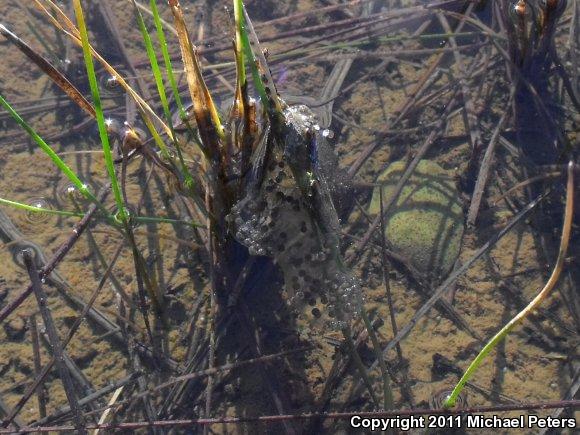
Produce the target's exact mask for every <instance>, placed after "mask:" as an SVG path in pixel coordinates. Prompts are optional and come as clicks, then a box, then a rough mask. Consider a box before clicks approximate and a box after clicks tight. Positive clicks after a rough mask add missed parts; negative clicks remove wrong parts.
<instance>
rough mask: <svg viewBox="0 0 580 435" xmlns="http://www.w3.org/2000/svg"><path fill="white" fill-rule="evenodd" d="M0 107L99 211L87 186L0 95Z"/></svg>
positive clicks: (98, 203) (99, 204) (96, 202)
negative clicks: (0, 106)
mask: <svg viewBox="0 0 580 435" xmlns="http://www.w3.org/2000/svg"><path fill="white" fill-rule="evenodd" d="M0 105H2V107H4V109H6V111H7V112H8V113H9V114H10V116H12V118H13V119H14V120H15V121H16V123H17V124H18V125H20V127H22V128H23V129H24V130H25V131H26V132H27V133H28V134H29V135H30V137H32V139H33V140H34V141H35V142H36V143H37V144H38V146H39V147H40V148H41V149H42V150H43V151H44V152H45V154H46V155H47V156H48V157H50V159H51V160H52V162H53V163H54V164H55V165H56V166H57V167H58V169H60V170H61V172H62V173H63V174H64V175H65V176H66V177H67V178H68V179H69V180H70V181H71V182H72V183H73V184H74V185H75V187H76V188H77V189H78V190H79V192H81V194H82V195H83V196H85V198H87V199H89V200H91V201H92V202H94V203H95V204H97V205H98V206H99V207H100V208H101V209H102V205H101V203H100V202H99V201H98V200H97V198H96V197H95V196H94V195H93V194H92V193H91V192H90V191H89V189H88V187H87V185H86V184H85V183H83V182H82V181H81V180H80V179H79V177H78V176H77V175H76V174H75V173H74V171H73V170H72V169H71V168H69V167H68V165H67V164H66V163H65V162H64V161H63V160H62V159H61V158H60V157H59V156H58V155H57V154H56V153H55V152H54V150H53V149H52V148H51V147H50V145H48V144H47V143H46V142H45V141H44V139H42V138H41V137H40V136H39V135H38V133H36V131H34V129H33V128H32V127H31V126H30V125H28V123H27V122H26V121H25V120H24V119H22V117H21V116H20V115H19V114H18V113H17V112H16V111H15V110H14V109H13V108H12V106H11V105H10V104H9V103H8V102H7V101H6V100H5V99H4V97H3V96H2V95H0Z"/></svg>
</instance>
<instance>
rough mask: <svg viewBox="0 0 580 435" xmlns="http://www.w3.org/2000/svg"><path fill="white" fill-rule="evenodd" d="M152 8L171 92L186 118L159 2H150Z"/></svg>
mask: <svg viewBox="0 0 580 435" xmlns="http://www.w3.org/2000/svg"><path fill="white" fill-rule="evenodd" d="M149 4H150V6H151V12H152V13H153V21H154V22H155V29H156V31H157V39H158V40H159V46H160V47H161V54H162V55H163V63H164V64H165V71H166V73H167V78H168V80H169V84H170V85H171V90H172V91H173V96H174V97H175V102H176V103H177V107H178V108H179V114H180V116H181V117H185V108H184V107H183V102H182V101H181V96H180V95H179V89H178V88H177V80H175V75H174V74H173V66H172V64H171V57H170V56H169V51H168V50H167V40H166V39H165V32H164V31H163V23H162V22H161V18H160V16H159V9H157V2H156V1H155V0H149Z"/></svg>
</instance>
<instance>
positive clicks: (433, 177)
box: [369, 160, 464, 280]
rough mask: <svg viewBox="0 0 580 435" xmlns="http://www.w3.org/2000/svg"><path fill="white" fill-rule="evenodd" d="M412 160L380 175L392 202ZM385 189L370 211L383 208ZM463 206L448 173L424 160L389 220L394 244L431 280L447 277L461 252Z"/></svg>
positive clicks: (376, 191)
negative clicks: (381, 200)
mask: <svg viewBox="0 0 580 435" xmlns="http://www.w3.org/2000/svg"><path fill="white" fill-rule="evenodd" d="M406 165H407V163H406V162H403V161H398V162H394V163H392V164H391V165H389V167H388V168H387V169H386V170H385V171H384V172H383V173H382V174H381V175H380V176H379V177H378V178H377V183H381V184H382V189H383V204H387V203H388V202H389V199H390V198H391V197H392V195H393V194H394V191H395V186H396V184H397V182H398V181H399V179H400V178H401V176H402V175H403V172H404V171H405V167H406ZM379 189H380V188H379V187H375V189H374V191H373V196H372V199H371V203H370V206H369V213H370V214H373V215H377V214H379V212H380V196H379V195H380V190H379ZM463 222H464V215H463V208H462V207H461V202H460V200H459V193H458V191H457V189H456V187H455V183H454V181H453V179H452V177H451V176H450V174H449V172H448V171H446V170H445V169H443V168H442V167H441V166H439V165H438V164H437V163H435V162H432V161H429V160H421V161H420V162H419V164H418V165H417V168H415V171H414V172H413V174H412V175H411V177H410V178H409V180H408V181H407V183H406V184H405V187H404V188H403V190H402V192H401V195H400V196H399V198H398V200H397V202H396V204H394V205H393V206H392V207H391V210H390V211H389V212H388V213H387V216H386V220H385V237H386V240H387V242H388V243H389V245H390V246H391V248H392V249H393V250H394V251H395V252H396V253H398V254H400V255H402V256H403V257H404V258H406V259H407V260H408V261H409V263H410V264H411V265H413V266H414V267H415V268H416V269H417V270H419V271H420V272H422V273H423V274H425V275H427V276H429V277H430V278H432V279H435V280H438V279H441V278H443V277H445V276H446V275H447V274H448V273H449V272H450V271H451V268H452V267H453V264H454V263H455V260H456V259H457V257H458V256H459V250H460V248H461V239H462V237H463V228H464V227H463Z"/></svg>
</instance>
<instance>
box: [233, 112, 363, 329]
mask: <svg viewBox="0 0 580 435" xmlns="http://www.w3.org/2000/svg"><path fill="white" fill-rule="evenodd" d="M285 115H286V128H287V130H288V131H287V133H288V134H286V135H285V136H284V139H285V141H286V143H284V149H283V150H282V149H279V148H276V147H273V148H272V150H271V153H270V156H269V160H268V161H267V162H265V168H266V169H265V174H264V178H263V181H262V183H260V184H259V185H258V186H256V187H255V188H254V189H248V193H247V194H246V196H245V197H244V198H243V199H242V200H240V201H239V202H238V203H236V204H235V205H234V207H233V208H232V213H231V215H230V216H229V221H230V223H233V227H234V228H233V232H234V235H235V237H236V239H237V240H238V241H239V242H240V243H242V244H243V245H244V246H246V247H247V248H248V251H249V253H250V254H251V255H264V256H268V257H271V258H272V260H273V262H274V263H275V264H277V265H278V267H279V268H280V270H281V272H282V275H283V279H284V288H283V292H284V294H283V296H284V297H285V299H286V300H287V302H288V304H289V305H290V307H291V308H292V310H293V311H294V313H295V314H296V315H297V316H299V317H300V318H306V319H308V320H309V321H310V324H311V325H312V326H315V325H317V324H319V323H320V322H325V323H326V324H327V325H329V326H331V327H333V328H337V329H341V328H344V327H345V326H346V325H347V324H348V323H349V322H350V321H351V320H352V318H353V317H356V316H357V315H358V311H359V308H360V306H361V304H362V294H361V288H360V285H359V283H358V280H356V279H355V278H354V277H353V276H351V274H350V272H348V271H345V270H343V267H342V266H341V261H340V259H339V258H338V256H339V255H340V254H339V251H338V243H337V240H338V237H339V234H338V228H337V225H336V224H334V223H331V224H329V223H328V222H329V221H332V222H338V219H337V218H336V211H335V210H334V206H333V205H332V203H328V202H330V195H326V198H328V201H327V202H326V203H322V204H319V203H316V202H314V200H313V199H312V197H313V196H316V197H325V196H324V195H323V194H321V193H320V192H316V193H317V194H316V195H313V193H312V191H306V192H305V191H304V189H305V186H301V185H300V184H299V181H298V180H297V178H296V177H299V178H303V177H304V178H305V179H308V178H307V177H314V175H312V173H313V169H311V168H312V161H311V160H310V158H311V156H312V153H311V152H310V151H311V150H308V148H306V146H307V145H308V143H309V141H310V140H311V135H312V134H317V135H318V138H317V139H318V140H324V136H323V131H318V132H316V131H315V130H314V129H313V128H312V126H314V125H316V120H315V117H314V114H313V113H312V112H311V111H310V109H308V108H307V107H305V106H293V107H290V108H288V109H286V111H285ZM316 158H317V156H314V160H316ZM319 177H320V176H319ZM314 181H316V182H314ZM323 183H325V180H323V179H321V178H318V179H315V180H312V182H309V183H306V188H309V189H313V188H315V187H313V186H314V185H316V186H319V185H322V184H323ZM321 208H324V209H325V210H320V209H321ZM327 216H330V217H331V219H328V218H327Z"/></svg>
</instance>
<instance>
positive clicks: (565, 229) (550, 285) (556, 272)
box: [444, 162, 576, 408]
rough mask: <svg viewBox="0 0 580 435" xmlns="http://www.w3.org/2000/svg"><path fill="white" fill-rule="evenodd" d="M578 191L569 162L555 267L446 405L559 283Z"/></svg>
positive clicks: (480, 355) (488, 346)
mask: <svg viewBox="0 0 580 435" xmlns="http://www.w3.org/2000/svg"><path fill="white" fill-rule="evenodd" d="M575 195H576V193H575V192H574V163H573V162H570V163H569V164H568V183H567V186H566V206H565V212H564V222H563V224H562V235H561V238H560V248H559V250H558V258H557V259H556V264H554V269H553V270H552V273H551V275H550V277H549V279H548V281H547V282H546V284H545V285H544V287H543V288H542V289H541V290H540V292H539V293H538V294H537V295H536V297H535V298H534V299H532V300H531V301H530V303H529V304H528V305H527V306H526V307H525V308H524V309H523V310H521V311H520V312H519V313H518V314H517V315H516V316H515V317H514V318H513V319H511V320H510V321H509V322H508V323H506V324H505V326H504V327H503V328H501V329H500V330H499V331H498V332H497V333H496V334H495V335H494V336H493V337H492V338H491V339H490V340H489V341H488V342H487V343H486V344H485V346H484V347H483V348H482V349H481V351H480V352H479V353H478V354H477V356H476V357H475V358H474V360H473V361H472V362H471V364H470V365H469V367H468V368H467V370H466V371H465V373H464V374H463V376H462V377H461V379H460V380H459V382H458V383H457V385H456V386H455V388H453V391H452V392H451V394H450V395H449V397H447V399H446V400H445V402H444V407H446V408H452V407H453V406H455V402H456V401H457V398H458V397H459V395H460V394H461V392H462V391H463V387H464V386H465V384H466V383H467V382H468V381H469V380H470V379H471V377H472V376H473V375H474V373H475V371H476V370H477V369H478V367H479V366H480V365H481V363H482V362H483V360H484V359H485V357H486V356H487V355H488V354H489V353H490V352H491V351H492V350H493V349H495V347H496V346H497V345H498V343H499V342H501V341H502V340H504V339H505V338H506V337H507V335H508V334H509V333H510V332H511V331H512V330H513V329H514V328H515V327H516V326H517V325H518V324H520V323H521V322H522V321H523V320H524V319H525V318H527V317H528V316H529V315H530V314H531V313H532V312H533V311H534V310H535V309H537V308H538V306H539V305H540V304H541V303H542V301H544V300H545V299H546V298H547V297H548V295H549V294H550V293H551V292H552V290H553V289H554V287H555V286H556V284H557V283H558V279H559V278H560V275H561V273H562V269H563V268H564V262H565V260H566V254H567V252H568V245H569V243H570V234H571V232H572V222H573V218H574V196H575Z"/></svg>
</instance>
